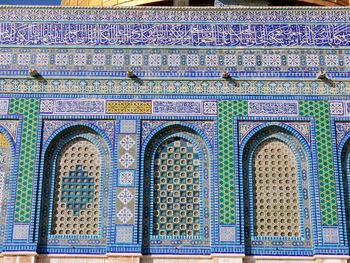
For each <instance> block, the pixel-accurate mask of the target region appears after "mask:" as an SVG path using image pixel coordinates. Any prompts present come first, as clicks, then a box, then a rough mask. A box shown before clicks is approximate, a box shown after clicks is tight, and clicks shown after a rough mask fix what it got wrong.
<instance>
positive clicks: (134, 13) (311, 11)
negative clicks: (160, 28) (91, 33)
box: [1, 0, 350, 23]
mask: <svg viewBox="0 0 350 263" xmlns="http://www.w3.org/2000/svg"><path fill="white" fill-rule="evenodd" d="M80 2H83V1H80ZM215 2H216V3H217V2H219V1H215ZM220 2H222V3H221V4H223V3H227V2H231V3H238V1H235V2H233V1H224V0H220ZM261 2H262V1H261ZM216 3H215V4H216ZM240 3H243V1H241V2H240ZM256 3H258V1H254V4H256ZM296 8H297V7H294V8H293V9H296ZM5 10H6V12H5V11H4V15H3V16H2V17H1V20H2V21H31V20H32V19H33V14H35V20H36V21H55V22H57V21H74V22H76V21H79V22H83V23H84V22H85V21H86V19H87V18H91V17H93V18H94V19H95V20H96V21H97V20H98V21H102V22H113V23H115V22H125V21H134V22H142V21H145V20H147V21H148V20H150V18H149V17H151V20H152V21H158V22H164V21H169V18H171V21H172V22H183V21H185V22H202V21H215V22H232V21H237V22H242V23H247V22H257V21H258V22H261V19H262V18H263V19H264V20H263V21H264V22H281V21H287V22H318V23H324V22H344V19H346V18H347V17H349V16H350V10H348V8H346V7H345V8H335V9H332V11H329V12H327V13H326V14H327V15H325V10H323V8H321V10H320V8H318V7H316V8H310V7H309V8H307V11H308V12H304V10H305V9H303V10H302V11H300V9H297V11H294V10H292V9H288V8H279V9H277V8H276V9H274V10H273V11H271V10H270V9H265V8H261V9H257V8H254V9H250V8H249V9H247V8H244V7H241V6H236V7H235V11H234V12H232V10H231V9H222V8H215V7H208V8H207V9H204V11H203V12H198V9H196V8H195V7H194V8H193V7H187V8H186V9H184V10H183V9H181V8H174V9H168V10H167V12H163V10H160V11H159V12H156V11H155V10H154V9H151V12H150V10H148V9H146V10H145V9H143V8H137V9H130V8H128V7H121V8H120V12H116V11H115V10H114V9H113V8H111V9H109V8H105V9H103V12H101V10H100V9H95V8H79V9H74V8H67V7H66V8H62V9H61V8H52V9H46V8H43V9H39V8H34V7H27V8H26V9H18V8H16V7H7V8H6V9H5ZM209 10H210V16H208V13H209V12H208V11H209Z"/></svg>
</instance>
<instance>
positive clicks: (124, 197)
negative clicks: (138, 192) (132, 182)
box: [116, 187, 135, 224]
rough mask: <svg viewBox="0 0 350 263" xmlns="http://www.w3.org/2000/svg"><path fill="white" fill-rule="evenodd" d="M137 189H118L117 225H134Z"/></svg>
mask: <svg viewBox="0 0 350 263" xmlns="http://www.w3.org/2000/svg"><path fill="white" fill-rule="evenodd" d="M134 210H135V189H134V188H125V187H117V220H116V222H117V224H133V223H134Z"/></svg>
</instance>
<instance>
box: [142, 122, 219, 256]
mask: <svg viewBox="0 0 350 263" xmlns="http://www.w3.org/2000/svg"><path fill="white" fill-rule="evenodd" d="M200 123H202V121H187V122H181V121H176V122H174V121H172V120H171V119H170V120H164V121H162V120H153V121H152V120H146V121H143V122H142V129H141V130H142V131H146V133H147V131H148V130H149V129H150V130H153V132H155V133H154V135H153V136H151V135H150V134H147V135H146V138H145V140H143V141H142V145H144V146H145V147H146V148H145V153H144V158H143V162H144V165H143V167H144V172H143V177H142V182H143V191H144V192H143V227H142V228H143V232H144V236H143V239H142V245H143V247H142V248H143V250H144V251H149V252H150V253H152V251H163V252H166V251H168V248H169V247H170V249H172V248H171V247H173V246H174V245H176V246H177V247H178V249H179V251H181V249H182V248H186V249H190V248H191V249H192V248H196V249H197V248H198V247H207V246H210V243H211V240H210V237H211V233H212V232H211V231H210V229H211V223H212V217H211V213H212V209H213V208H212V207H211V201H210V199H211V197H210V184H209V182H210V178H212V176H211V173H212V170H211V168H210V166H211V162H210V159H211V156H210V154H209V151H210V150H209V149H211V147H212V146H211V145H210V143H208V142H206V141H204V140H203V138H202V137H201V135H202V133H203V134H205V133H204V132H202V129H203V127H202V125H201V124H200ZM203 123H210V122H209V121H203ZM185 125H186V126H187V125H188V126H189V127H193V129H194V130H191V129H187V128H186V126H185ZM144 126H145V127H144ZM203 126H204V125H203ZM203 130H204V129H203ZM156 131H157V132H156ZM197 132H198V133H200V134H198V133H197ZM207 132H208V133H210V132H213V131H212V130H211V129H209V130H208V131H207ZM142 135H144V134H142ZM197 154H198V155H197ZM185 156H186V157H188V160H186V158H184V157H185ZM187 161H189V163H187ZM197 205H199V206H197ZM181 231H182V232H181ZM195 231H198V232H195ZM186 251H187V250H186ZM184 253H185V252H184Z"/></svg>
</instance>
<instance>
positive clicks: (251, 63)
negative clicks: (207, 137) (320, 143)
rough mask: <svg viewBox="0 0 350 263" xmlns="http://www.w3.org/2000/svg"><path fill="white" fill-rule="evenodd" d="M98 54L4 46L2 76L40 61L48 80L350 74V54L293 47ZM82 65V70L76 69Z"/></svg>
mask: <svg viewBox="0 0 350 263" xmlns="http://www.w3.org/2000/svg"><path fill="white" fill-rule="evenodd" d="M96 52H97V49H93V48H91V49H85V50H83V51H82V50H81V49H80V48H41V49H32V50H31V53H30V54H28V52H27V49H23V48H0V58H3V59H2V60H0V75H4V74H6V73H7V75H9V74H12V75H20V74H21V73H22V72H25V70H26V69H28V68H29V66H30V63H37V64H36V68H37V69H38V70H39V71H40V72H41V73H42V74H44V75H45V76H50V75H56V74H57V72H56V71H57V70H60V75H61V76H84V75H89V74H90V75H91V73H92V72H94V74H95V76H98V74H101V75H104V76H105V74H106V72H108V74H109V76H114V77H117V76H118V77H125V76H126V71H127V70H128V69H130V67H134V66H135V62H136V63H137V64H139V63H141V62H145V63H143V64H142V68H141V67H139V68H138V70H137V72H136V74H137V75H138V76H139V77H163V76H167V75H168V74H169V73H168V72H169V71H170V70H173V69H174V68H176V69H177V70H176V71H174V72H172V76H173V77H175V76H176V77H192V78H193V77H205V76H206V75H205V74H207V76H208V77H213V76H217V77H218V76H220V73H221V72H224V71H228V72H232V74H234V76H244V75H246V71H247V68H248V67H249V69H250V72H249V73H250V74H251V75H255V76H263V75H265V76H266V75H267V69H269V70H270V71H269V72H268V73H269V74H273V75H274V76H279V75H278V74H280V75H283V74H284V75H287V76H288V75H289V76H300V75H303V74H304V75H305V76H307V74H308V75H309V76H310V75H311V74H312V72H317V71H318V70H321V68H322V69H324V70H326V71H329V70H331V69H333V70H334V67H336V72H339V73H342V74H346V73H347V70H346V68H347V67H349V65H350V52H349V51H348V50H347V49H343V48H339V49H336V50H333V52H332V54H329V51H328V50H323V49H318V50H314V53H313V54H309V53H307V52H304V49H293V54H291V53H290V52H289V51H288V50H286V49H282V50H281V49H276V48H271V49H269V54H266V52H265V51H264V50H261V49H251V50H250V52H249V53H247V52H246V51H245V50H244V49H242V50H232V49H226V50H225V49H218V48H216V47H212V48H211V49H210V54H207V49H206V48H198V49H196V50H195V51H194V50H187V49H179V50H177V52H176V53H174V51H173V50H172V49H158V50H157V54H154V53H153V52H154V51H153V49H150V48H143V49H139V50H138V53H137V54H135V50H133V49H125V48H119V50H118V53H116V50H115V49H111V48H106V49H103V50H98V54H96ZM18 58H20V59H18ZM149 58H151V59H149ZM90 61H92V62H93V63H89V62H90ZM94 62H97V64H98V69H99V71H96V66H97V64H95V63H94ZM1 66H3V67H4V68H6V70H4V69H2V68H1ZM77 66H79V71H76V70H74V68H75V67H77ZM207 67H209V68H211V70H210V71H209V72H208V71H206V72H203V68H207ZM155 68H157V70H154V69H155ZM11 69H12V72H11ZM293 69H294V71H293ZM314 74H315V73H314ZM47 102H48V103H46V106H49V103H50V102H49V101H47ZM62 102H63V101H62V100H61V103H62ZM63 105H64V104H63ZM43 106H44V105H43ZM56 106H57V104H56V105H55V108H56V109H58V108H57V107H56ZM65 108H66V107H62V109H65ZM99 108H100V107H96V110H97V109H99ZM43 109H44V108H43ZM46 109H48V107H46ZM52 109H53V108H52ZM81 109H82V110H83V111H84V109H83V108H81ZM58 110H59V109H58ZM0 112H1V107H0ZM42 112H43V111H42ZM49 112H50V111H49ZM51 112H52V110H51ZM57 113H59V111H57Z"/></svg>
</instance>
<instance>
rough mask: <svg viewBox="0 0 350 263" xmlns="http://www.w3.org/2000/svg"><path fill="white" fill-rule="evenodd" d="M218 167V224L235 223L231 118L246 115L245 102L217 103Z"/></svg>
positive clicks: (246, 107) (246, 106)
mask: <svg viewBox="0 0 350 263" xmlns="http://www.w3.org/2000/svg"><path fill="white" fill-rule="evenodd" d="M218 109H219V113H218V117H219V120H218V131H219V135H218V139H219V142H218V145H219V149H218V150H219V154H218V165H219V177H220V188H219V190H220V222H221V223H222V224H234V223H235V217H236V216H235V197H234V192H235V186H234V181H233V180H234V157H233V156H234V149H233V145H234V143H233V124H232V123H233V121H232V120H233V116H245V115H247V114H248V105H247V101H244V100H241V101H227V100H223V101H219V103H218Z"/></svg>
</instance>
